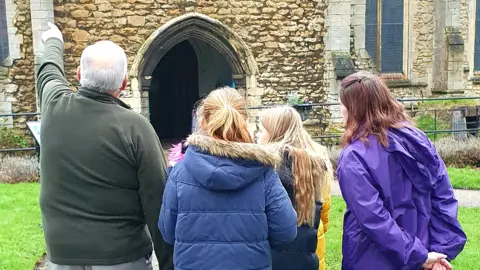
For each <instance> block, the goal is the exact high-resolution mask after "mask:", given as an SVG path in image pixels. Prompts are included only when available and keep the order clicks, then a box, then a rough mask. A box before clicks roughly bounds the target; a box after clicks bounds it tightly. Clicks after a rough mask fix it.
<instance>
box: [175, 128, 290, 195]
mask: <svg viewBox="0 0 480 270" xmlns="http://www.w3.org/2000/svg"><path fill="white" fill-rule="evenodd" d="M186 144H187V145H188V148H187V152H186V153H185V160H184V163H183V164H184V165H185V168H186V169H187V170H188V171H189V172H190V173H191V175H192V176H193V177H194V178H195V180H196V181H197V182H198V183H200V184H201V185H202V186H204V187H205V188H207V189H210V190H238V189H241V188H243V187H245V186H247V185H249V184H250V183H251V182H254V181H256V180H258V179H259V178H263V177H264V175H265V172H267V171H268V170H270V169H271V168H275V167H277V166H278V164H279V163H280V160H281V159H280V156H279V154H278V153H276V152H274V151H272V150H271V149H268V148H266V147H263V146H260V145H257V144H252V143H239V142H228V141H223V140H218V139H213V138H211V137H209V136H206V135H200V134H194V135H190V137H188V139H187V142H186Z"/></svg>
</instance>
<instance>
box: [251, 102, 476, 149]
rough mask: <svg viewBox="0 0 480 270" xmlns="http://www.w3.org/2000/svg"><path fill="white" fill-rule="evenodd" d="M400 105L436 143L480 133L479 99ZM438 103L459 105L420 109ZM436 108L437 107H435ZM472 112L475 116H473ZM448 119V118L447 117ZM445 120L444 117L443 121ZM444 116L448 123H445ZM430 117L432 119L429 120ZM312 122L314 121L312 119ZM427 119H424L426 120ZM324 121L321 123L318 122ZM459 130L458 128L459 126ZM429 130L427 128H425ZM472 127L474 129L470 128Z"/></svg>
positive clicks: (337, 119) (328, 135) (328, 136)
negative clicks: (459, 120)
mask: <svg viewBox="0 0 480 270" xmlns="http://www.w3.org/2000/svg"><path fill="white" fill-rule="evenodd" d="M397 100H398V101H399V102H401V103H403V104H404V106H405V108H406V109H407V112H408V113H409V114H410V116H411V117H412V119H413V120H414V122H416V124H417V126H418V127H419V128H420V129H421V130H422V131H423V132H425V133H426V134H427V135H429V137H430V139H431V140H432V141H436V140H437V139H439V138H442V137H445V135H453V136H456V135H459V134H467V133H468V135H470V136H478V135H479V133H480V116H479V113H480V97H477V96H475V97H444V98H399V99H397ZM439 101H459V103H458V104H457V105H452V106H451V107H450V108H438V107H435V106H431V107H433V108H429V107H428V106H426V105H421V104H424V103H428V102H439ZM468 101H477V102H470V103H471V104H468V103H469V102H468ZM462 102H464V103H466V104H462ZM281 105H285V104H276V105H262V106H254V107H249V108H248V109H249V110H265V109H268V108H272V107H276V106H281ZM310 105H311V107H312V109H313V108H318V107H324V108H325V107H327V108H328V109H330V112H332V111H334V110H332V107H335V106H337V107H339V106H340V103H338V102H325V103H312V104H310ZM419 105H420V106H419ZM433 105H435V104H433ZM467 110H468V111H470V113H469V114H471V115H473V116H468V117H465V114H466V111H467ZM337 111H338V112H339V109H338V108H337ZM454 112H459V113H460V115H461V118H465V122H464V125H465V126H466V127H465V128H458V127H457V128H454V127H455V126H456V125H454V123H452V122H453V116H452V115H453V114H454ZM472 112H473V113H472ZM422 115H423V116H426V117H427V120H431V123H430V124H429V123H424V122H420V123H418V122H419V121H417V120H418V119H420V120H422V119H421V117H419V116H422ZM446 115H447V116H446ZM442 116H443V117H442ZM445 116H446V117H447V118H449V119H448V120H447V119H444V118H445ZM428 117H431V119H428ZM310 119H311V118H310ZM424 119H425V118H424ZM319 120H322V119H319ZM328 122H329V123H330V124H331V123H337V124H338V125H341V123H342V122H343V119H342V116H341V115H339V113H337V114H334V113H333V114H332V113H331V116H330V117H329V118H328ZM445 125H448V126H450V128H445V127H444V126H445ZM457 126H458V125H457ZM425 127H428V128H425ZM469 127H471V128H469ZM340 137H341V133H340V132H328V129H327V131H326V132H325V133H324V134H322V135H321V136H314V137H313V138H314V139H315V140H317V141H326V140H330V141H333V142H334V143H335V141H336V142H338V139H339V138H340Z"/></svg>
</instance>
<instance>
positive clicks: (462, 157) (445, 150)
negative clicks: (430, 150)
mask: <svg viewBox="0 0 480 270" xmlns="http://www.w3.org/2000/svg"><path fill="white" fill-rule="evenodd" d="M435 146H436V147H437V151H438V153H439V154H440V156H441V157H442V159H443V161H444V162H445V164H446V165H447V166H448V167H469V166H473V167H478V166H480V138H475V137H469V138H468V139H466V140H454V139H453V138H451V137H448V138H443V139H440V140H438V141H437V142H436V143H435Z"/></svg>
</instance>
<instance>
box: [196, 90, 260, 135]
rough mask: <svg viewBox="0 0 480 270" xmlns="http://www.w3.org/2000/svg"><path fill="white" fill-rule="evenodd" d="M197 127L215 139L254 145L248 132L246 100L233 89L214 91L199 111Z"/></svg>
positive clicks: (203, 102)
mask: <svg viewBox="0 0 480 270" xmlns="http://www.w3.org/2000/svg"><path fill="white" fill-rule="evenodd" d="M197 119H198V124H197V126H200V127H201V132H203V133H206V135H208V136H210V137H213V138H215V139H220V140H224V141H231V142H243V143H253V139H252V137H251V135H250V132H249V130H248V123H247V119H248V114H247V106H246V102H245V99H244V98H243V97H242V96H241V95H240V94H239V93H238V92H237V91H236V90H235V89H233V88H230V87H223V88H219V89H217V90H214V91H212V92H211V93H210V94H209V95H208V96H207V97H206V98H205V99H204V100H203V101H202V103H201V105H200V107H199V108H198V110H197Z"/></svg>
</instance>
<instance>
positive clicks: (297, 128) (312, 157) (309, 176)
mask: <svg viewBox="0 0 480 270" xmlns="http://www.w3.org/2000/svg"><path fill="white" fill-rule="evenodd" d="M260 119H261V120H260V123H261V124H262V126H263V128H264V129H265V130H266V131H267V132H268V133H269V135H270V141H269V145H270V146H273V147H275V148H276V150H278V151H279V152H280V153H283V152H285V151H286V152H288V153H289V155H290V157H291V159H292V174H293V177H294V186H295V206H296V211H297V223H298V225H303V224H308V225H310V226H313V224H314V221H315V201H322V202H323V201H324V200H325V199H326V197H327V196H328V195H329V193H330V185H331V181H332V178H333V177H331V176H333V172H332V170H333V169H332V166H331V163H330V161H329V158H328V153H327V151H326V149H325V147H323V146H321V145H320V144H318V143H316V142H314V141H313V140H312V138H311V136H310V135H309V134H308V133H307V131H306V130H305V129H304V128H303V123H302V120H301V117H300V114H299V113H298V112H297V111H296V110H295V109H294V108H292V107H276V108H272V109H268V110H266V111H264V112H262V113H261V115H260Z"/></svg>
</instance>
